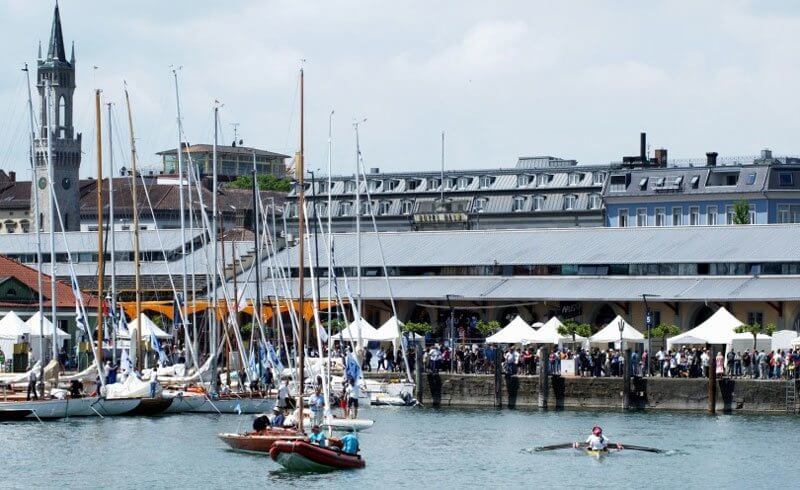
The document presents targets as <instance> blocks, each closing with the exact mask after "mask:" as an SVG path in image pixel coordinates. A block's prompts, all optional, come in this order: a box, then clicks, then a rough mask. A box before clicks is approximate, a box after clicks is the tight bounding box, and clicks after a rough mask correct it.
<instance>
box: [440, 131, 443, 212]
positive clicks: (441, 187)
mask: <svg viewBox="0 0 800 490" xmlns="http://www.w3.org/2000/svg"><path fill="white" fill-rule="evenodd" d="M440 189H441V191H442V192H441V201H442V206H444V131H442V180H441V186H440Z"/></svg>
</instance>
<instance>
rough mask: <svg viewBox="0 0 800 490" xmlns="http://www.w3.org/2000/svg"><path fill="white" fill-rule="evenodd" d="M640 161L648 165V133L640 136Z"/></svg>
mask: <svg viewBox="0 0 800 490" xmlns="http://www.w3.org/2000/svg"><path fill="white" fill-rule="evenodd" d="M639 159H640V160H641V161H642V164H645V163H647V133H642V134H640V135H639Z"/></svg>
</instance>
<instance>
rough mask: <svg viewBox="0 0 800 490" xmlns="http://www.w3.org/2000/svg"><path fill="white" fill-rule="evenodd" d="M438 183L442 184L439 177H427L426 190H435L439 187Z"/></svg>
mask: <svg viewBox="0 0 800 490" xmlns="http://www.w3.org/2000/svg"><path fill="white" fill-rule="evenodd" d="M440 185H442V182H441V180H440V179H436V178H433V179H428V190H429V191H435V190H437V189H439V186H440Z"/></svg>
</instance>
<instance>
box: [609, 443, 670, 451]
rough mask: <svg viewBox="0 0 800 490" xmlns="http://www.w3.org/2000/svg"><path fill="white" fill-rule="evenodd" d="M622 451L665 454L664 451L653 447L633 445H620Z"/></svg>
mask: <svg viewBox="0 0 800 490" xmlns="http://www.w3.org/2000/svg"><path fill="white" fill-rule="evenodd" d="M620 445H621V446H622V449H625V450H630V451H644V452H646V453H665V452H666V451H665V450H663V449H658V448H655V447H647V446H636V445H633V444H622V443H620Z"/></svg>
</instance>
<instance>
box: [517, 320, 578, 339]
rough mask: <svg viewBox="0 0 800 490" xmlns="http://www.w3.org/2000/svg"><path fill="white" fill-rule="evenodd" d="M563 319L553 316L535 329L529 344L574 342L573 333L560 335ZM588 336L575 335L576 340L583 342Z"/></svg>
mask: <svg viewBox="0 0 800 490" xmlns="http://www.w3.org/2000/svg"><path fill="white" fill-rule="evenodd" d="M562 325H563V323H561V320H559V319H558V318H557V317H552V318H550V319H549V320H547V322H545V324H544V325H542V327H541V328H540V329H539V330H535V331H534V333H533V335H531V338H529V339H527V343H528V344H554V345H561V344H564V343H571V342H572V335H560V334H559V333H558V327H560V326H562ZM585 340H586V337H581V336H580V335H576V336H575V342H583V341H585Z"/></svg>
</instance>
